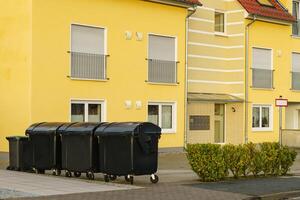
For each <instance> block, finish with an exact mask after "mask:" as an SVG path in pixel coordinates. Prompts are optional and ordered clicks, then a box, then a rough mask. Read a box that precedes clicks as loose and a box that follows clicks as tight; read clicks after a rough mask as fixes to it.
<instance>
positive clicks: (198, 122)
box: [190, 115, 210, 131]
mask: <svg viewBox="0 0 300 200" xmlns="http://www.w3.org/2000/svg"><path fill="white" fill-rule="evenodd" d="M190 130H191V131H207V130H210V116H201V115H191V116H190Z"/></svg>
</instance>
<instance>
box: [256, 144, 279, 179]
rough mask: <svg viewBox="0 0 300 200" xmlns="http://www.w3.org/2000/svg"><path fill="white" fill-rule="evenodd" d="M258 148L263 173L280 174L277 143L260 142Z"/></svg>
mask: <svg viewBox="0 0 300 200" xmlns="http://www.w3.org/2000/svg"><path fill="white" fill-rule="evenodd" d="M260 148H261V150H260V151H261V156H262V171H263V173H264V175H268V174H270V175H280V160H279V153H280V151H279V150H280V146H279V144H278V143H269V142H265V143H262V144H260Z"/></svg>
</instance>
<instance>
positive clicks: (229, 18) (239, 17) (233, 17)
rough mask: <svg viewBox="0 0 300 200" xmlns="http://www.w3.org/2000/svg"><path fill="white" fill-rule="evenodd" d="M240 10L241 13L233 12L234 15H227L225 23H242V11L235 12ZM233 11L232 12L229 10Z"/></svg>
mask: <svg viewBox="0 0 300 200" xmlns="http://www.w3.org/2000/svg"><path fill="white" fill-rule="evenodd" d="M238 10H240V11H241V12H234V13H228V14H227V22H241V21H244V19H245V18H244V13H245V11H243V9H237V11H238ZM231 11H233V10H231Z"/></svg>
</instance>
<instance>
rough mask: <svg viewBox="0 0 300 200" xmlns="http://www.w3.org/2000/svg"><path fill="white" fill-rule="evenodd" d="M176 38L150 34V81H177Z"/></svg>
mask: <svg viewBox="0 0 300 200" xmlns="http://www.w3.org/2000/svg"><path fill="white" fill-rule="evenodd" d="M176 43H177V41H176V38H175V37H167V36H159V35H149V44H148V45H149V46H148V81H149V82H155V83H177V62H176V45H177V44H176Z"/></svg>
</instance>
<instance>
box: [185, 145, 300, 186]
mask: <svg viewBox="0 0 300 200" xmlns="http://www.w3.org/2000/svg"><path fill="white" fill-rule="evenodd" d="M186 151H187V158H188V160H189V163H190V165H191V167H192V169H193V171H194V172H195V173H196V174H198V176H199V177H200V178H201V180H202V181H218V180H222V179H224V178H226V177H228V176H229V174H230V173H231V174H232V175H233V176H234V177H235V178H238V177H241V176H247V175H253V176H258V175H260V174H263V175H265V176H266V175H275V176H278V175H286V174H287V173H288V171H289V170H290V167H291V166H292V165H293V163H294V161H295V158H296V155H297V153H296V152H295V151H294V150H291V149H289V148H288V147H285V146H283V147H280V145H279V144H278V143H262V144H253V143H249V144H244V145H231V144H228V145H223V146H221V145H218V144H189V145H188V146H187V149H186Z"/></svg>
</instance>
